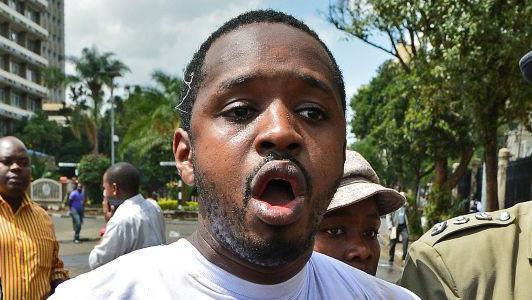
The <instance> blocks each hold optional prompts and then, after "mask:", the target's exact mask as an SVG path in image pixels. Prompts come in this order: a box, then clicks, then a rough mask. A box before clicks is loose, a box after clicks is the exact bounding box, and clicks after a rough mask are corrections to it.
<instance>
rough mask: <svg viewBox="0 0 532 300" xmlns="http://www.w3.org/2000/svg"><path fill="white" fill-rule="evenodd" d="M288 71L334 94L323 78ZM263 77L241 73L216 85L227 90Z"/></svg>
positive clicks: (308, 83)
mask: <svg viewBox="0 0 532 300" xmlns="http://www.w3.org/2000/svg"><path fill="white" fill-rule="evenodd" d="M290 73H292V74H291V75H295V76H296V77H297V78H298V79H299V80H301V81H303V82H305V83H306V84H307V85H309V86H310V87H313V88H317V89H319V90H321V91H322V92H324V93H326V94H329V95H334V92H333V90H332V89H331V87H330V86H329V85H328V84H327V83H325V82H324V81H323V80H321V79H318V78H316V77H314V76H312V75H309V74H304V73H301V72H297V71H293V72H290ZM265 77H266V76H264V75H262V74H260V73H248V74H243V75H239V76H237V77H234V78H230V79H227V80H225V81H222V82H221V83H220V84H219V85H218V88H219V89H221V90H229V89H232V88H234V87H236V86H240V85H244V84H247V83H250V82H251V81H254V80H257V79H262V78H265Z"/></svg>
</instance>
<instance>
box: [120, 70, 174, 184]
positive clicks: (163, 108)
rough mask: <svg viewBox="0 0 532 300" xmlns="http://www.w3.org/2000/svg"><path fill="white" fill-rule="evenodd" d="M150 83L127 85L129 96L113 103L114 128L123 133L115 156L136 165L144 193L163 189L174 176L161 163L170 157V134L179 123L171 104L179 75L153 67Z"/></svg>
mask: <svg viewBox="0 0 532 300" xmlns="http://www.w3.org/2000/svg"><path fill="white" fill-rule="evenodd" d="M152 78H153V80H154V81H155V86H154V87H138V86H137V87H134V88H131V93H130V95H129V97H128V98H127V99H126V100H124V101H123V102H122V103H120V104H119V107H117V111H118V112H119V113H118V114H117V119H118V126H117V127H118V128H117V130H118V131H120V132H123V133H124V137H123V141H122V142H121V143H120V144H119V145H118V152H119V157H120V158H121V159H122V160H127V161H130V162H131V163H133V164H134V165H136V166H138V168H139V170H140V172H141V174H142V175H141V189H142V190H143V191H145V192H147V193H150V192H152V191H158V190H161V189H164V187H165V184H166V183H167V182H170V181H172V180H176V179H178V176H177V173H176V170H175V168H173V167H161V166H160V165H159V162H161V161H173V159H174V158H173V153H172V137H173V134H174V131H175V129H176V128H177V127H178V126H179V116H178V114H177V113H176V111H175V106H176V105H177V103H178V102H179V100H180V94H181V88H182V85H183V81H182V80H181V78H179V77H176V76H172V75H169V74H165V73H163V72H162V71H155V72H154V73H153V74H152Z"/></svg>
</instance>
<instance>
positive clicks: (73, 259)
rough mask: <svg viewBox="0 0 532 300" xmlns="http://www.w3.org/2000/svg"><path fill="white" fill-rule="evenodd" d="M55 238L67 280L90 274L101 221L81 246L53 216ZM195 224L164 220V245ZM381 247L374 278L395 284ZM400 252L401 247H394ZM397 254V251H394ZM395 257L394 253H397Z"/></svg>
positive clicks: (395, 269)
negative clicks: (66, 273) (91, 256)
mask: <svg viewBox="0 0 532 300" xmlns="http://www.w3.org/2000/svg"><path fill="white" fill-rule="evenodd" d="M52 219H53V221H54V226H55V233H56V237H57V239H58V241H59V255H60V257H61V259H62V260H63V262H64V264H65V268H66V269H67V270H68V271H69V272H70V277H71V278H72V277H75V276H77V275H79V274H82V273H85V272H88V271H89V264H88V261H89V253H90V251H91V250H92V248H94V246H95V245H96V244H97V243H98V240H99V238H100V237H99V234H98V232H99V230H100V228H101V227H102V226H103V224H104V220H103V217H86V218H85V219H84V222H83V227H82V229H81V238H82V243H80V244H75V243H74V242H73V230H72V219H71V218H70V217H66V216H61V215H60V214H53V215H52ZM382 223H383V224H382V225H381V230H380V231H381V233H383V232H385V227H384V222H382ZM195 226H196V221H182V220H173V219H166V240H167V243H172V242H175V241H177V240H178V239H179V238H181V237H186V236H188V235H190V234H191V233H192V232H194V229H195ZM379 242H380V244H381V259H380V261H379V268H378V270H377V277H379V278H382V279H384V280H386V281H389V282H393V283H395V282H397V280H398V279H399V277H400V276H401V272H402V268H401V267H400V266H399V264H398V263H400V259H398V258H396V261H397V262H396V264H395V265H394V266H390V265H389V264H388V262H387V260H388V254H387V250H388V249H387V247H384V246H383V245H384V239H383V238H380V237H379ZM397 248H398V249H396V251H397V250H400V249H399V248H400V246H398V247H397ZM397 252H398V251H397ZM396 256H397V253H396Z"/></svg>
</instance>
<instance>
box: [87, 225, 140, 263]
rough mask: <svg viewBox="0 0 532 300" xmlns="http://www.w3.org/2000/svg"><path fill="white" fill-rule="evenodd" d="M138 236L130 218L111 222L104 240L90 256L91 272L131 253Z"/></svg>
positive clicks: (106, 229)
mask: <svg viewBox="0 0 532 300" xmlns="http://www.w3.org/2000/svg"><path fill="white" fill-rule="evenodd" d="M136 235H137V228H136V227H135V224H134V222H132V220H131V219H130V218H124V219H118V220H115V218H112V219H111V220H109V222H108V223H107V227H106V228H105V233H104V235H103V237H102V240H101V241H100V243H99V244H98V245H96V247H94V249H92V251H91V253H90V255H89V267H90V268H91V270H94V269H96V268H98V267H99V266H102V265H104V264H106V263H108V262H110V261H112V260H114V259H115V258H117V257H119V256H121V255H123V254H125V253H127V252H129V250H130V249H131V247H132V244H133V241H134V238H135V236H136Z"/></svg>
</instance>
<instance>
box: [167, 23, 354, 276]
mask: <svg viewBox="0 0 532 300" xmlns="http://www.w3.org/2000/svg"><path fill="white" fill-rule="evenodd" d="M203 68H204V70H205V74H206V75H205V79H204V81H203V83H202V85H201V86H200V89H199V91H198V97H197V100H196V102H195V104H194V107H193V109H192V117H191V129H190V134H189V133H188V132H186V131H185V130H183V129H181V128H180V129H178V130H177V131H176V132H175V135H174V156H175V160H176V166H177V168H178V170H179V172H180V175H181V178H182V179H183V180H184V181H185V183H187V184H189V185H194V184H195V182H196V183H198V182H199V180H198V178H197V176H196V175H198V174H201V176H202V177H203V179H205V181H206V182H207V183H212V186H213V187H214V189H216V191H215V192H217V194H215V195H218V197H214V198H210V199H201V201H216V202H217V203H216V204H217V205H216V206H215V208H216V209H217V211H221V215H225V216H229V217H230V218H231V217H232V215H231V211H232V210H239V212H240V216H239V217H240V218H241V220H242V222H240V224H236V223H235V222H234V220H232V221H231V220H229V221H227V220H220V219H217V220H213V218H212V215H209V214H208V213H206V212H205V211H204V212H203V213H202V214H204V215H201V216H200V218H199V220H198V221H199V222H198V227H197V231H196V233H195V234H193V235H192V236H191V237H190V238H189V241H190V242H191V243H192V244H193V245H194V247H195V248H196V249H198V251H200V253H202V255H203V256H204V257H206V258H207V259H208V260H209V261H211V262H212V263H214V264H216V265H218V266H219V267H221V268H223V269H224V270H226V271H228V272H229V273H231V274H234V275H236V276H238V277H240V278H243V279H245V280H248V281H251V282H255V283H259V284H276V283H280V282H284V281H286V280H288V279H289V278H292V277H293V276H294V275H295V274H297V273H298V272H299V271H300V270H301V269H302V268H303V267H304V266H305V264H306V263H307V261H308V259H309V257H310V255H311V254H312V245H313V235H314V232H315V230H317V226H318V225H319V221H320V219H321V216H322V215H323V213H324V212H325V210H326V208H327V206H328V205H329V202H330V199H331V198H332V195H333V194H334V192H335V190H336V187H337V184H338V181H339V179H340V178H341V175H342V171H343V163H344V159H345V157H344V154H345V148H344V147H345V119H344V112H343V107H342V104H341V103H342V102H341V99H340V95H339V92H338V91H337V90H336V89H335V88H334V86H335V85H334V80H333V76H332V71H331V70H332V65H331V62H330V60H329V58H328V56H327V54H326V52H325V50H324V49H323V48H322V47H321V46H320V44H319V43H318V41H316V40H314V39H313V38H312V37H310V36H309V35H308V34H306V33H304V32H302V31H300V30H298V29H295V28H292V27H290V26H287V25H284V24H275V23H274V24H272V23H256V24H250V25H245V26H242V27H241V28H238V29H236V30H234V31H231V32H229V33H227V34H225V35H223V36H222V37H220V38H219V39H218V40H217V41H215V42H214V43H213V45H212V46H211V48H210V49H209V51H208V52H207V55H206V59H205V63H204V66H203ZM271 152H276V153H289V154H290V155H291V156H292V157H294V159H295V160H297V161H298V163H299V164H300V165H301V167H302V168H304V169H305V171H306V172H308V174H309V177H310V181H311V182H310V183H308V184H309V186H311V188H309V190H310V191H309V193H308V195H307V196H305V201H304V204H303V206H302V208H301V213H299V214H298V215H297V217H294V218H292V219H290V220H291V222H290V224H288V225H286V226H272V225H271V224H268V223H267V222H265V221H264V219H267V218H264V216H263V215H260V212H259V213H257V212H256V211H254V210H253V209H250V207H251V206H252V205H251V204H249V203H253V201H254V200H253V199H251V200H250V201H245V196H244V195H245V186H246V184H245V183H246V176H247V174H250V173H252V171H253V170H254V169H255V168H256V167H257V165H259V164H260V162H261V161H262V160H263V159H264V157H266V156H267V155H268V154H269V153H271ZM213 158H223V159H213ZM228 174H230V176H229V175H228ZM195 176H196V177H195ZM201 201H200V206H202V204H201ZM247 202H249V203H247ZM204 207H205V205H203V208H204ZM201 210H202V207H200V212H201ZM224 213H225V214H224ZM216 222H218V223H223V222H225V223H223V224H224V226H225V227H224V229H225V231H224V232H226V233H227V232H231V231H232V233H233V234H235V233H236V235H240V236H243V237H245V239H246V240H247V241H250V242H251V243H255V245H259V246H261V245H269V244H270V243H271V241H279V240H282V241H283V242H287V243H288V244H290V243H292V242H296V243H297V242H299V241H300V240H301V239H305V240H308V241H309V243H308V244H301V245H304V247H305V248H303V249H302V253H301V254H300V255H299V256H298V257H295V258H293V259H292V260H290V261H288V262H287V263H285V264H282V265H275V266H264V265H261V264H257V263H253V262H251V261H250V260H246V259H243V258H242V256H239V255H237V254H236V252H235V250H234V249H229V248H228V247H227V246H224V245H223V244H222V242H221V241H220V237H219V236H217V235H216V233H215V232H214V231H213V228H215V225H216V224H213V223H216ZM226 245H227V244H226ZM298 245H299V244H298ZM273 256H275V255H273ZM273 258H274V259H275V257H273Z"/></svg>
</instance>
